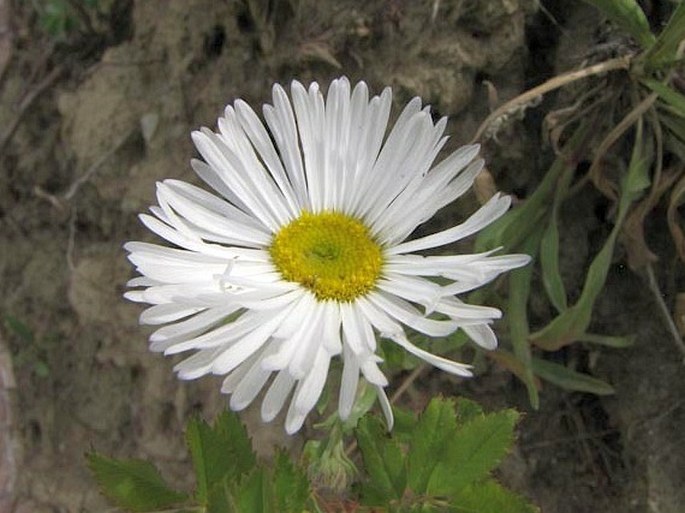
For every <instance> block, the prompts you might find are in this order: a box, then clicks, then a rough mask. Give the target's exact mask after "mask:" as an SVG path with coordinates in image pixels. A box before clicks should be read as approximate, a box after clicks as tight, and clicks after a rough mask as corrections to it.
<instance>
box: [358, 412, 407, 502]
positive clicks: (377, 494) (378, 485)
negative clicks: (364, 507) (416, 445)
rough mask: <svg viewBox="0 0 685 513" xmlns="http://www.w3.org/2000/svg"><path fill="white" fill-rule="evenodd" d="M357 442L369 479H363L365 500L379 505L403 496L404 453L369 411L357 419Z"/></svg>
mask: <svg viewBox="0 0 685 513" xmlns="http://www.w3.org/2000/svg"><path fill="white" fill-rule="evenodd" d="M357 443H358V444H359V449H360V450H361V452H362V457H363V459H364V468H365V470H366V472H367V473H368V475H369V478H370V481H368V482H367V483H364V486H363V492H362V496H363V498H364V501H365V504H368V505H376V506H381V505H385V504H387V503H388V502H391V501H393V500H397V499H399V498H400V497H401V496H402V493H403V491H404V488H405V484H406V470H405V464H404V455H403V454H402V450H401V448H400V446H399V444H398V443H397V442H396V441H395V440H394V439H392V438H390V437H389V436H388V434H387V432H386V430H385V427H384V426H383V424H382V423H381V421H380V420H379V419H378V418H376V417H371V416H369V415H367V416H365V417H363V418H362V419H361V420H360V421H359V425H358V427H357Z"/></svg>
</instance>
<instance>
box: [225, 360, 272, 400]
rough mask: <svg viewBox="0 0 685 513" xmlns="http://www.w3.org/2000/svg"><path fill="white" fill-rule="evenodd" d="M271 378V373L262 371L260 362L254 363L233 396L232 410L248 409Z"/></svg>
mask: <svg viewBox="0 0 685 513" xmlns="http://www.w3.org/2000/svg"><path fill="white" fill-rule="evenodd" d="M269 376H271V372H270V371H266V370H264V369H262V366H261V365H260V362H259V361H257V362H255V363H253V364H252V365H251V366H250V369H249V370H248V371H247V373H246V374H245V376H244V377H243V379H242V380H241V381H240V383H239V384H238V386H237V387H236V388H235V390H234V391H233V394H232V395H231V400H230V403H229V404H230V406H231V409H232V410H233V411H240V410H243V409H245V408H247V407H248V406H249V405H250V403H252V401H254V399H255V397H257V395H258V394H259V392H260V391H261V390H262V387H263V386H264V385H265V384H266V382H267V381H268V379H269ZM222 391H223V389H222Z"/></svg>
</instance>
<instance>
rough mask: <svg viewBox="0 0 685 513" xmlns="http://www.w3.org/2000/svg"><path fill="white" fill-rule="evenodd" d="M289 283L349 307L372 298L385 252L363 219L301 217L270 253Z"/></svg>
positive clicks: (285, 229)
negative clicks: (362, 221)
mask: <svg viewBox="0 0 685 513" xmlns="http://www.w3.org/2000/svg"><path fill="white" fill-rule="evenodd" d="M269 253H270V254H271V259H272V261H273V263H274V265H275V266H276V268H277V269H278V270H279V271H280V273H281V275H282V276H283V278H284V279H286V280H288V281H294V282H297V283H300V284H301V285H302V286H303V287H306V288H307V289H309V290H311V291H312V292H313V293H314V294H315V295H316V297H317V298H318V299H321V300H326V299H334V300H336V301H342V302H348V301H352V300H354V299H356V298H358V297H360V296H363V295H364V294H366V293H367V292H369V291H370V290H371V289H372V288H373V287H374V285H375V284H376V281H377V280H378V277H379V276H380V273H381V266H382V264H383V255H382V252H381V247H380V246H379V245H378V243H377V242H376V241H374V240H373V239H372V238H371V234H370V233H369V230H368V228H367V227H366V226H364V224H362V223H361V222H360V221H358V220H357V219H355V218H353V217H350V216H347V215H345V214H339V213H337V212H321V213H319V214H312V213H309V212H304V213H302V215H301V216H300V217H298V218H297V219H295V220H294V221H291V222H290V223H289V224H287V225H285V226H284V227H283V228H281V229H280V230H279V231H278V233H276V235H275V236H274V239H273V241H272V243H271V247H270V248H269Z"/></svg>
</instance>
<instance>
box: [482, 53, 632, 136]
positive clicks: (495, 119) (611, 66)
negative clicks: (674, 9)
mask: <svg viewBox="0 0 685 513" xmlns="http://www.w3.org/2000/svg"><path fill="white" fill-rule="evenodd" d="M630 61H631V59H630V57H629V56H622V57H617V58H616V59H610V60H608V61H604V62H600V63H599V64H593V65H592V66H588V67H586V68H583V69H579V70H577V71H570V72H568V73H563V74H561V75H558V76H556V77H553V78H551V79H549V80H547V81H546V82H544V83H542V84H540V85H539V86H536V87H533V88H532V89H529V90H528V91H526V92H524V93H523V94H520V95H519V96H517V97H516V98H514V99H512V100H509V101H508V102H506V103H505V104H504V105H502V106H500V107H499V108H497V109H496V110H494V111H493V112H492V113H491V114H490V115H489V116H488V117H487V118H485V121H483V122H482V123H481V125H480V126H479V127H478V130H476V135H474V136H473V139H472V140H471V142H472V143H474V142H476V141H478V140H480V139H481V137H483V134H485V133H486V131H488V130H491V129H492V127H493V126H495V125H498V124H501V123H502V121H503V120H505V119H508V118H509V117H510V116H511V115H512V113H516V112H520V111H521V109H522V108H525V107H527V106H529V105H530V104H531V103H535V102H536V101H537V98H539V97H541V96H542V95H544V94H546V93H549V92H550V91H553V90H555V89H558V88H560V87H563V86H565V85H567V84H570V83H571V82H575V81H576V80H581V79H583V78H587V77H591V76H593V75H599V74H602V73H606V72H608V71H615V70H621V69H623V70H626V69H628V68H629V67H630Z"/></svg>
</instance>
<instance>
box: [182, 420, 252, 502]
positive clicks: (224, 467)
mask: <svg viewBox="0 0 685 513" xmlns="http://www.w3.org/2000/svg"><path fill="white" fill-rule="evenodd" d="M186 439H187V441H188V447H189V448H190V453H191V456H192V459H193V465H194V467H195V475H196V477H197V490H196V495H197V500H198V501H199V502H200V503H201V504H206V503H207V501H208V498H209V490H210V489H211V488H212V486H214V485H215V484H217V483H220V482H222V481H223V479H224V477H227V476H228V477H229V479H236V478H237V477H238V476H240V475H241V474H244V473H246V472H248V471H249V470H251V469H252V468H253V467H254V466H255V455H254V453H253V452H252V447H251V445H250V440H249V438H248V437H247V432H246V431H245V427H244V426H243V425H242V424H241V423H240V420H239V419H238V416H237V415H236V414H234V413H229V412H224V413H222V414H221V415H220V416H219V417H218V418H217V420H216V422H215V424H214V427H213V428H212V427H209V425H208V424H207V423H206V422H204V421H203V420H199V419H194V420H191V421H190V422H189V423H188V428H187V431H186Z"/></svg>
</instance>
